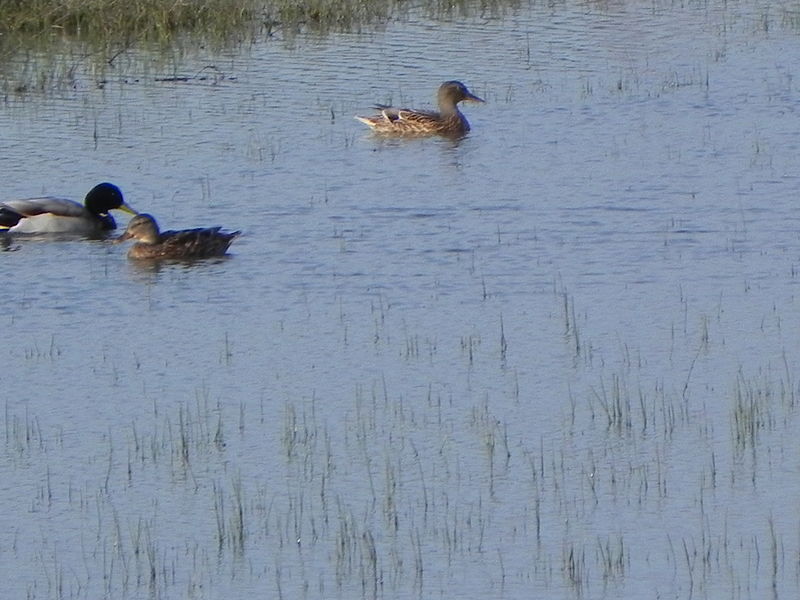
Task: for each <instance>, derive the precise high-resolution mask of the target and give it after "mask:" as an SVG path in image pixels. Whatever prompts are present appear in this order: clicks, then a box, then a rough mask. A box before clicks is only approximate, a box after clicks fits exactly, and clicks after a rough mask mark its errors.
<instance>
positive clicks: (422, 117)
mask: <svg viewBox="0 0 800 600" xmlns="http://www.w3.org/2000/svg"><path fill="white" fill-rule="evenodd" d="M437 101H438V104H439V112H434V111H427V110H413V109H408V108H395V107H392V106H386V105H385V104H376V105H375V108H376V109H378V110H380V111H381V112H380V113H379V114H377V115H374V116H371V117H356V119H358V120H359V121H361V122H362V123H366V124H367V125H369V126H370V127H371V128H372V130H373V131H374V132H375V133H380V134H384V135H406V136H419V135H444V136H454V137H460V136H463V135H465V134H466V133H467V132H468V131H469V122H468V121H467V119H466V117H464V115H463V114H461V111H460V110H458V103H459V102H463V101H468V102H484V100H482V99H481V98H478V97H477V96H476V95H475V94H473V93H472V92H470V91H469V90H468V89H467V86H465V85H464V84H463V83H461V82H460V81H445V82H444V83H443V84H442V85H440V86H439V91H438V93H437Z"/></svg>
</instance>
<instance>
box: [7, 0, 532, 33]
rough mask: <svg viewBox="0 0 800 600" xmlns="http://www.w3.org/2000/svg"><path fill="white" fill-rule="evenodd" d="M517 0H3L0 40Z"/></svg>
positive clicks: (487, 6) (247, 29) (344, 24)
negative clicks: (413, 0) (416, 1)
mask: <svg viewBox="0 0 800 600" xmlns="http://www.w3.org/2000/svg"><path fill="white" fill-rule="evenodd" d="M517 3H518V0H512V1H511V2H507V1H504V0H478V1H472V0H451V1H447V0H427V3H426V2H423V3H415V2H409V1H408V0H139V1H136V2H129V1H125V0H6V1H4V2H0V39H2V38H10V37H14V38H45V39H48V38H56V39H58V38H60V37H68V38H75V39H79V40H82V41H88V42H103V43H108V42H120V41H127V42H129V43H131V42H140V41H149V42H154V41H155V42H168V41H170V40H171V39H172V38H174V37H175V36H180V35H185V34H196V35H198V36H202V37H204V38H208V39H215V40H226V39H228V40H230V39H233V40H235V39H237V38H241V37H242V36H243V35H244V36H247V34H249V35H250V36H251V37H252V36H260V35H264V34H266V35H270V34H271V32H272V31H274V30H276V29H284V30H289V31H292V30H299V29H303V28H308V29H313V30H320V31H333V30H336V29H349V28H354V27H359V26H362V25H367V24H370V23H374V22H378V21H381V20H386V19H389V18H390V17H391V16H392V15H393V14H394V13H395V12H396V11H397V9H399V8H407V9H408V10H412V9H415V8H422V9H423V10H426V9H427V10H429V11H431V12H433V13H436V14H440V15H441V14H454V13H456V14H458V13H460V12H464V11H467V10H468V8H473V7H474V8H477V9H478V10H479V11H480V12H491V11H493V10H496V9H497V8H498V7H499V6H501V5H503V4H509V5H513V4H517Z"/></svg>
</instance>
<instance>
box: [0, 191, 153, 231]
mask: <svg viewBox="0 0 800 600" xmlns="http://www.w3.org/2000/svg"><path fill="white" fill-rule="evenodd" d="M111 210H121V211H124V212H126V213H129V214H132V215H136V214H138V213H137V212H136V211H135V210H134V209H132V208H131V207H130V206H128V205H127V204H126V203H125V199H124V198H123V196H122V191H121V190H120V189H119V188H118V187H117V186H116V185H114V184H113V183H108V182H104V183H99V184H97V185H96V186H94V187H93V188H92V189H91V190H89V193H88V194H86V198H85V199H84V201H83V204H80V203H79V202H76V201H75V200H68V199H66V198H55V197H51V196H47V197H42V198H26V199H22V200H9V201H7V202H2V203H0V227H2V228H5V229H6V230H8V231H9V232H11V233H33V234H48V233H62V234H73V235H83V236H87V237H98V236H102V235H104V234H106V233H108V232H109V231H113V230H114V229H115V228H116V227H117V223H116V221H115V220H114V217H112V216H111V215H110V214H109V211H111Z"/></svg>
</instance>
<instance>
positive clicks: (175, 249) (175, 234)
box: [115, 213, 241, 260]
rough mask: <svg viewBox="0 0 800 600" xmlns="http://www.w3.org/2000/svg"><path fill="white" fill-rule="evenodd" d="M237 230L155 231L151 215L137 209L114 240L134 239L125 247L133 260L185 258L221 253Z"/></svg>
mask: <svg viewBox="0 0 800 600" xmlns="http://www.w3.org/2000/svg"><path fill="white" fill-rule="evenodd" d="M240 234H241V231H230V232H224V231H222V228H221V227H204V228H203V227H199V228H196V229H182V230H180V231H159V228H158V223H156V220H155V218H154V217H153V216H152V215H149V214H147V213H140V214H138V215H136V216H135V217H133V218H132V219H131V220H130V221H129V222H128V227H127V228H126V229H125V232H124V233H123V234H122V235H121V236H119V237H118V238H117V239H116V240H115V243H122V242H124V241H126V240H131V239H133V240H136V243H135V244H134V245H133V246H132V247H131V249H130V250H129V251H128V258H131V259H134V260H138V259H176V260H187V259H195V258H211V257H214V256H222V255H224V254H225V253H226V252H227V251H228V247H229V246H230V245H231V242H233V240H234V239H235V238H236V237H237V236H239V235H240Z"/></svg>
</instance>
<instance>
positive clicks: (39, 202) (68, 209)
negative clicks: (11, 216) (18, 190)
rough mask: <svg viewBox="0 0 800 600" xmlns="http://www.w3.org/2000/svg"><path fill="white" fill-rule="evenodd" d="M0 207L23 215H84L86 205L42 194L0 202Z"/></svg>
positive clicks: (85, 213)
mask: <svg viewBox="0 0 800 600" xmlns="http://www.w3.org/2000/svg"><path fill="white" fill-rule="evenodd" d="M0 208H7V209H9V210H11V211H13V212H15V213H17V214H19V215H22V216H23V217H35V216H38V215H48V214H49V215H55V216H57V217H79V218H80V217H85V216H86V215H87V210H86V207H85V206H83V204H79V203H77V202H75V201H74V200H68V199H66V198H55V197H52V196H44V197H41V198H25V199H22V200H9V201H8V202H3V203H0Z"/></svg>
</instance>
